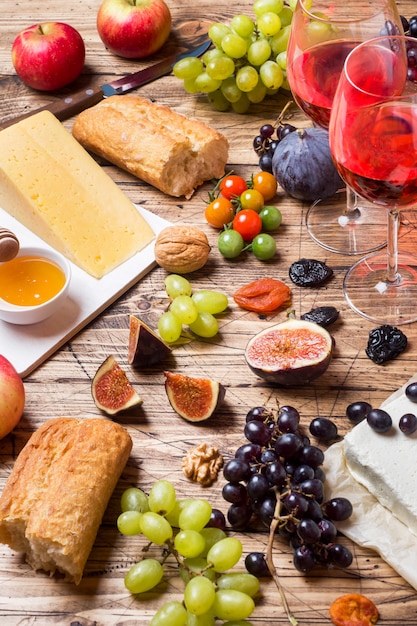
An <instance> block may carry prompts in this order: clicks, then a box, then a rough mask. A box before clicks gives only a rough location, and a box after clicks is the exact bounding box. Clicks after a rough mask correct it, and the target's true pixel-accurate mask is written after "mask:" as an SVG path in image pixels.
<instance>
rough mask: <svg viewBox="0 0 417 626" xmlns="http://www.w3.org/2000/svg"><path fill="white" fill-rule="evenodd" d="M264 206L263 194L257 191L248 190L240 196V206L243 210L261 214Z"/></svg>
mask: <svg viewBox="0 0 417 626" xmlns="http://www.w3.org/2000/svg"><path fill="white" fill-rule="evenodd" d="M264 204H265V198H264V197H263V195H262V194H261V192H260V191H257V190H256V189H247V190H246V191H244V192H243V193H241V194H240V206H241V207H242V209H251V210H252V211H256V212H257V213H259V211H260V210H261V209H262V208H263V206H264Z"/></svg>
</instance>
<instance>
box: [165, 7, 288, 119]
mask: <svg viewBox="0 0 417 626" xmlns="http://www.w3.org/2000/svg"><path fill="white" fill-rule="evenodd" d="M293 10H294V2H293V0H290V2H289V3H288V4H287V3H285V2H284V0H255V2H254V4H253V11H254V14H255V18H254V19H252V18H251V17H249V16H247V15H243V14H238V15H235V16H234V17H233V18H232V20H231V22H230V25H229V24H225V23H222V22H215V23H214V24H212V25H211V26H210V28H209V31H208V36H209V38H210V40H211V42H212V43H213V47H211V48H210V49H209V50H208V51H207V52H206V53H205V54H204V55H203V56H202V57H201V58H199V57H186V58H184V59H181V60H180V61H178V62H177V63H176V64H175V65H174V67H173V72H174V75H175V76H176V77H177V78H179V79H181V80H183V84H184V89H185V91H187V92H188V93H191V94H194V93H203V94H207V96H208V99H209V101H210V102H211V104H212V105H213V107H214V108H215V109H217V110H218V111H228V110H229V109H232V110H233V111H235V112H236V113H246V112H247V111H248V110H249V108H250V106H251V104H258V103H260V102H262V101H263V100H264V99H265V98H266V97H267V96H273V95H275V94H276V93H277V92H278V90H279V89H285V90H287V91H289V89H290V87H289V85H288V81H287V76H286V67H287V46H288V40H289V36H290V29H291V21H292V16H293Z"/></svg>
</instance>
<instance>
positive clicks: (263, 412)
mask: <svg viewBox="0 0 417 626" xmlns="http://www.w3.org/2000/svg"><path fill="white" fill-rule="evenodd" d="M270 414H271V412H270V411H268V409H266V408H265V407H264V406H255V407H254V408H253V409H251V410H250V411H248V413H247V414H246V422H251V421H252V420H257V421H258V422H264V421H265V418H266V417H268V416H269V415H270Z"/></svg>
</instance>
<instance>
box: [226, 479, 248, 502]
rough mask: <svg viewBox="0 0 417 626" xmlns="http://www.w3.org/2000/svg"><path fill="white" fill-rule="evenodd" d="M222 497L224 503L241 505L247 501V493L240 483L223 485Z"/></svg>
mask: <svg viewBox="0 0 417 626" xmlns="http://www.w3.org/2000/svg"><path fill="white" fill-rule="evenodd" d="M222 496H223V498H224V499H225V500H226V502H231V503H232V504H241V503H244V502H246V501H247V499H248V492H247V490H246V487H245V485H242V483H226V484H225V485H223V489H222Z"/></svg>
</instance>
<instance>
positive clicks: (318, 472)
mask: <svg viewBox="0 0 417 626" xmlns="http://www.w3.org/2000/svg"><path fill="white" fill-rule="evenodd" d="M314 478H318V479H319V480H321V482H322V483H324V481H325V480H326V474H325V472H324V469H323V468H322V467H316V469H315V470H314Z"/></svg>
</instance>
